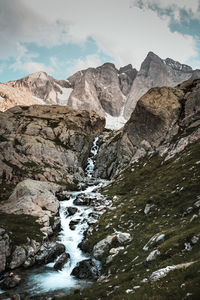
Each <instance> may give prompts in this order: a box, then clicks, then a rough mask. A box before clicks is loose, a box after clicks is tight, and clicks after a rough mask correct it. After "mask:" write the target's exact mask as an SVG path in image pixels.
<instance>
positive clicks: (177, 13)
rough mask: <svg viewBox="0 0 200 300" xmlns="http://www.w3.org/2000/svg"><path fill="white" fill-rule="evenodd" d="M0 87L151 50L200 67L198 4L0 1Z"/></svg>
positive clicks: (172, 0) (135, 61)
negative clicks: (32, 75)
mask: <svg viewBox="0 0 200 300" xmlns="http://www.w3.org/2000/svg"><path fill="white" fill-rule="evenodd" d="M0 41H1V44H0V82H6V81H9V80H15V79H19V78H21V77H24V76H26V75H28V74H29V73H33V72H37V71H45V72H47V73H48V74H49V75H51V76H53V77H55V78H56V79H65V78H67V77H68V76H70V75H72V74H74V73H75V72H77V71H79V70H81V69H86V68H88V67H97V66H99V65H102V64H103V63H105V62H112V63H114V64H115V65H116V67H117V68H119V67H122V66H125V65H127V64H130V63H131V64H132V65H133V67H135V68H137V69H139V68H140V65H141V63H142V61H143V60H144V59H145V57H146V55H147V53H148V52H149V51H153V52H154V53H155V54H157V55H158V56H160V57H161V58H167V57H170V58H172V59H174V60H177V61H179V62H181V63H185V64H189V65H190V66H192V67H193V68H194V69H195V68H200V0H0Z"/></svg>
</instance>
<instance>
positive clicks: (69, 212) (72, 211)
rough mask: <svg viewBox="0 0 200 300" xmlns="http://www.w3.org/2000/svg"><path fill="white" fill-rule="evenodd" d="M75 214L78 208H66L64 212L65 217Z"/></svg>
mask: <svg viewBox="0 0 200 300" xmlns="http://www.w3.org/2000/svg"><path fill="white" fill-rule="evenodd" d="M77 212H78V208H77V207H74V206H70V207H67V208H66V210H65V214H66V216H73V215H74V214H75V213H77Z"/></svg>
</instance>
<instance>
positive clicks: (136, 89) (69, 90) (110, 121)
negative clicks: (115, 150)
mask: <svg viewBox="0 0 200 300" xmlns="http://www.w3.org/2000/svg"><path fill="white" fill-rule="evenodd" d="M190 78H191V79H196V78H200V70H193V69H192V68H191V67H190V66H187V65H185V64H181V63H179V62H177V61H174V60H173V59H171V58H166V59H161V58H160V57H159V56H157V55H156V54H155V53H153V52H149V53H148V55H147V57H146V58H145V60H144V61H143V63H142V65H141V68H140V70H139V72H138V71H137V70H136V69H135V68H133V67H132V65H131V64H129V65H127V66H124V67H122V68H120V69H119V70H118V69H117V68H116V67H115V65H114V64H112V63H105V64H103V65H102V66H99V67H97V68H88V69H85V70H81V71H78V72H76V73H75V74H74V75H72V76H70V77H69V78H67V79H65V80H56V79H54V78H53V77H52V76H49V75H48V74H47V73H45V72H36V73H33V74H30V75H28V76H26V77H24V78H22V79H19V80H16V81H11V82H9V83H8V84H9V85H11V86H12V87H17V88H18V89H21V90H23V91H28V92H29V93H31V94H32V95H33V96H34V97H36V98H37V100H39V101H40V102H41V103H44V104H59V105H64V106H69V107H72V108H74V109H85V110H94V111H95V112H97V113H98V114H99V115H101V116H104V117H105V118H106V127H107V128H110V129H119V128H121V127H122V126H123V125H124V123H125V122H126V121H127V120H128V119H129V118H130V116H131V113H132V112H133V111H134V109H135V106H136V103H137V101H138V100H139V99H140V98H141V96H143V95H144V94H145V93H146V92H147V91H148V90H149V89H151V88H152V87H161V86H169V87H174V86H176V85H177V84H180V83H182V82H183V81H185V80H188V79H190ZM27 104H29V103H27Z"/></svg>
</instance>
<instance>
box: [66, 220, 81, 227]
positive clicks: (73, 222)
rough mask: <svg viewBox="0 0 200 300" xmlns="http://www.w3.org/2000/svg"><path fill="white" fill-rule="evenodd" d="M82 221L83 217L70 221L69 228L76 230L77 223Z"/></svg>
mask: <svg viewBox="0 0 200 300" xmlns="http://www.w3.org/2000/svg"><path fill="white" fill-rule="evenodd" d="M80 221H81V219H76V220H71V221H70V223H69V228H70V229H71V230H75V228H76V225H77V224H78V223H79V222H80Z"/></svg>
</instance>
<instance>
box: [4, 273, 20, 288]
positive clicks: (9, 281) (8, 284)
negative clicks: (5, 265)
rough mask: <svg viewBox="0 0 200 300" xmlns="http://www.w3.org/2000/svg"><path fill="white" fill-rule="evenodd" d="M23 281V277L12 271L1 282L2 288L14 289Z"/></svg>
mask: <svg viewBox="0 0 200 300" xmlns="http://www.w3.org/2000/svg"><path fill="white" fill-rule="evenodd" d="M20 282H21V277H20V276H19V275H17V274H13V273H10V275H9V276H8V277H6V278H5V279H4V280H3V282H2V283H1V287H2V289H12V288H14V287H16V286H18V285H19V284H20Z"/></svg>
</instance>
